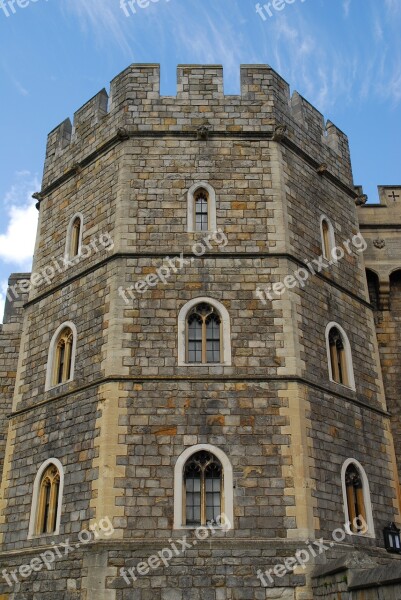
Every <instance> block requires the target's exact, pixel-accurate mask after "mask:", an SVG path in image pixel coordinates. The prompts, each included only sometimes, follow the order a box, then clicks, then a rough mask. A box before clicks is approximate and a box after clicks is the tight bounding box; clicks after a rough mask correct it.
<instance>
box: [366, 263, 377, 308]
mask: <svg viewBox="0 0 401 600" xmlns="http://www.w3.org/2000/svg"><path fill="white" fill-rule="evenodd" d="M366 279H367V282H368V292H369V301H370V303H371V305H372V306H373V308H374V310H378V309H379V277H378V276H377V275H376V273H375V272H374V271H371V270H370V269H366Z"/></svg>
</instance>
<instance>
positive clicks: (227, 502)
mask: <svg viewBox="0 0 401 600" xmlns="http://www.w3.org/2000/svg"><path fill="white" fill-rule="evenodd" d="M201 450H205V451H206V452H210V453H211V454H213V455H214V456H215V457H216V458H218V459H219V461H220V462H221V464H222V466H223V489H222V496H223V513H224V515H225V516H226V517H227V521H228V522H227V526H226V527H222V529H224V530H229V529H233V528H234V485H233V468H232V466H231V463H230V461H229V459H228V457H227V455H226V454H225V453H224V452H223V451H222V450H220V448H216V446H212V445H210V444H196V445H195V446H190V447H189V448H186V450H184V452H182V454H180V456H179V457H178V459H177V462H176V463H175V467H174V529H196V527H195V526H186V525H183V524H182V523H183V520H184V519H183V514H184V506H183V480H184V467H185V464H186V463H187V461H188V459H189V458H190V457H191V456H192V455H193V454H196V453H197V452H199V451H201Z"/></svg>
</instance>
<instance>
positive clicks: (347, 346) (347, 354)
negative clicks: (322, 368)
mask: <svg viewBox="0 0 401 600" xmlns="http://www.w3.org/2000/svg"><path fill="white" fill-rule="evenodd" d="M334 327H335V328H336V329H338V331H339V332H340V333H341V337H342V339H343V343H344V351H345V359H346V365H347V375H348V381H349V385H344V384H343V383H338V381H335V380H334V378H333V371H332V368H331V354H330V340H329V334H330V331H331V330H332V329H333V328H334ZM325 335H326V350H327V364H328V369H329V379H330V381H331V382H332V383H335V384H336V385H342V386H343V387H345V388H348V389H351V390H353V391H354V392H355V391H356V386H355V376H354V367H353V362H352V351H351V344H350V342H349V339H348V336H347V334H346V333H345V331H344V329H343V328H342V327H341V325H339V324H338V323H335V322H334V321H331V322H330V323H328V324H327V327H326V334H325Z"/></svg>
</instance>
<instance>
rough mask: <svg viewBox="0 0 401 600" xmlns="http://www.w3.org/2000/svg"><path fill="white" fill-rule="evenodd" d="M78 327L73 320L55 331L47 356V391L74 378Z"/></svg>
mask: <svg viewBox="0 0 401 600" xmlns="http://www.w3.org/2000/svg"><path fill="white" fill-rule="evenodd" d="M76 345H77V329H76V327H75V325H74V323H72V321H66V322H65V323H62V324H61V325H60V326H59V327H58V328H57V330H56V331H55V333H54V335H53V337H52V339H51V342H50V346H49V354H48V358H47V368H46V383H45V391H47V390H50V389H51V388H53V387H56V386H58V385H61V384H63V383H67V382H68V381H72V380H73V379H74V371H75V353H76Z"/></svg>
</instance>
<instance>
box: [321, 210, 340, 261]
mask: <svg viewBox="0 0 401 600" xmlns="http://www.w3.org/2000/svg"><path fill="white" fill-rule="evenodd" d="M320 230H321V236H322V255H323V258H325V259H326V260H329V261H330V260H333V256H332V251H333V249H334V248H335V245H336V243H335V238H334V228H333V225H332V224H331V221H330V220H329V219H328V218H327V217H326V216H325V215H323V216H322V217H321V219H320Z"/></svg>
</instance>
